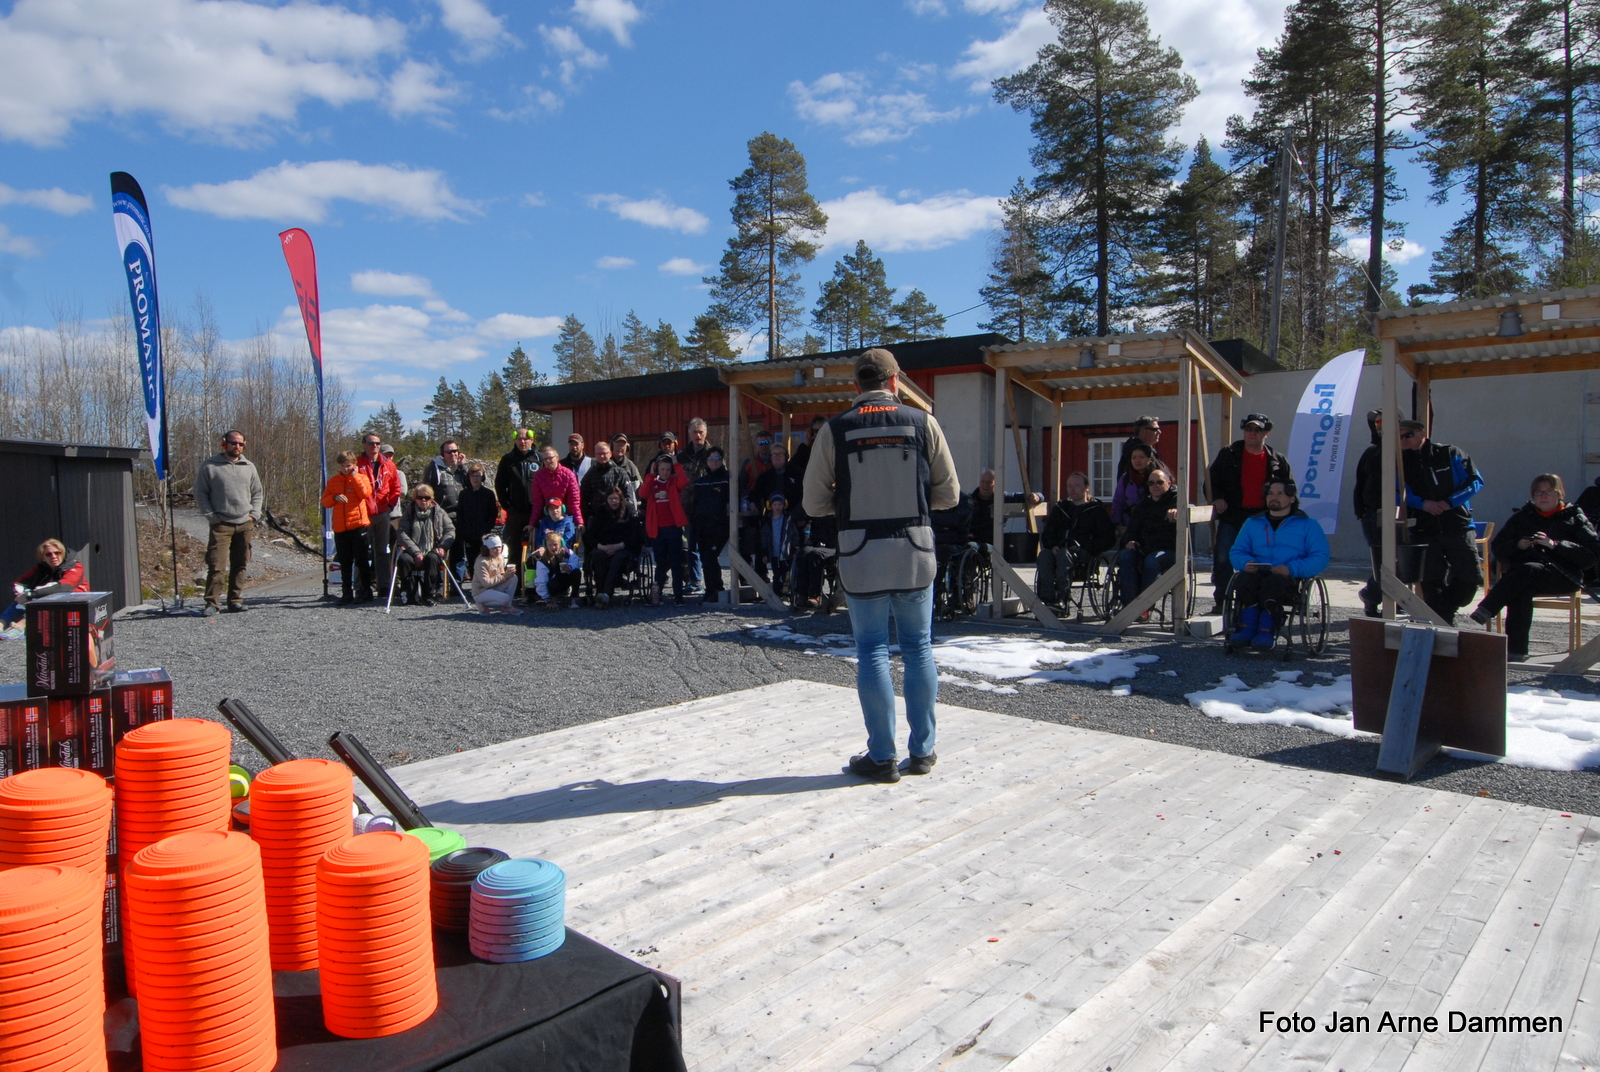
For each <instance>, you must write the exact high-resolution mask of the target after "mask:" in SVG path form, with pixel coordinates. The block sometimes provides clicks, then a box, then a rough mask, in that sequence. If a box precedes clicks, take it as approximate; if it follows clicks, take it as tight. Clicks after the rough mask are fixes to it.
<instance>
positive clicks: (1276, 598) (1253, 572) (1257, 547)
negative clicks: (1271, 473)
mask: <svg viewBox="0 0 1600 1072" xmlns="http://www.w3.org/2000/svg"><path fill="white" fill-rule="evenodd" d="M1264 498H1265V500H1266V506H1267V512H1266V513H1264V514H1257V515H1256V516H1255V517H1252V518H1249V519H1248V520H1246V521H1245V522H1244V524H1242V525H1241V526H1239V535H1238V536H1237V537H1236V538H1235V539H1234V541H1233V547H1232V549H1231V550H1230V551H1229V552H1228V561H1229V563H1230V564H1231V565H1232V566H1233V569H1234V577H1233V581H1232V590H1233V605H1234V607H1235V608H1237V613H1238V623H1237V624H1238V628H1237V629H1236V630H1235V631H1234V633H1233V635H1232V636H1231V637H1229V638H1228V639H1229V640H1230V641H1231V642H1232V643H1234V644H1249V645H1251V646H1252V647H1257V648H1270V647H1272V642H1273V637H1274V635H1275V634H1274V630H1275V629H1276V628H1278V627H1279V626H1281V625H1283V624H1284V620H1285V618H1286V617H1287V613H1286V611H1285V608H1290V609H1292V608H1293V607H1294V606H1295V604H1296V603H1298V602H1299V599H1300V582H1301V581H1304V580H1307V579H1309V578H1312V577H1315V576H1317V575H1318V574H1319V573H1321V572H1322V571H1323V570H1325V569H1327V568H1328V558H1329V554H1330V552H1329V549H1328V538H1327V537H1326V536H1324V535H1323V534H1322V526H1321V525H1319V524H1318V523H1317V522H1315V521H1313V520H1311V519H1310V518H1309V517H1307V516H1306V515H1305V514H1304V513H1303V512H1301V510H1300V495H1299V489H1297V488H1296V487H1295V484H1294V481H1292V480H1269V481H1267V486H1266V492H1265V495H1264Z"/></svg>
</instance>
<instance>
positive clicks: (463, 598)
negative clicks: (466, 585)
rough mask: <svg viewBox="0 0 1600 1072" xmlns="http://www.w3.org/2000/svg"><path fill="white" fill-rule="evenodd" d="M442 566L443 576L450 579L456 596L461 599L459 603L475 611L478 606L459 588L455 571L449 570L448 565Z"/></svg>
mask: <svg viewBox="0 0 1600 1072" xmlns="http://www.w3.org/2000/svg"><path fill="white" fill-rule="evenodd" d="M442 565H443V566H444V575H445V576H446V577H448V578H450V583H451V584H453V585H455V588H456V595H458V596H460V597H461V602H462V603H464V604H466V605H467V606H469V607H471V608H473V609H474V610H476V609H477V607H478V605H477V604H476V603H474V602H473V601H472V600H471V598H469V597H468V595H467V593H466V590H465V589H463V588H462V587H461V582H460V581H458V580H456V571H455V570H453V569H451V568H450V563H448V562H445V563H442Z"/></svg>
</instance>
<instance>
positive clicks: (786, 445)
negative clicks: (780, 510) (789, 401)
mask: <svg viewBox="0 0 1600 1072" xmlns="http://www.w3.org/2000/svg"><path fill="white" fill-rule="evenodd" d="M790 419H791V415H790V414H789V412H788V411H787V410H786V411H784V414H783V453H784V454H785V455H786V456H788V457H791V458H792V457H794V444H793V443H790V442H789V422H790ZM790 505H791V506H792V505H793V504H792V503H791V504H790Z"/></svg>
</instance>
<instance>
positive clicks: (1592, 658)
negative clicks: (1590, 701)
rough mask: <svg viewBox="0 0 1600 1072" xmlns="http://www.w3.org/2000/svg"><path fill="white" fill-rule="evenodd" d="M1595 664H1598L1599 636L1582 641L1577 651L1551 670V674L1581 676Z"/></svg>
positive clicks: (1599, 656)
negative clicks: (1581, 645)
mask: <svg viewBox="0 0 1600 1072" xmlns="http://www.w3.org/2000/svg"><path fill="white" fill-rule="evenodd" d="M1595 663H1600V636H1596V637H1594V638H1592V639H1590V640H1586V641H1584V644H1583V647H1581V648H1579V649H1577V650H1576V651H1574V652H1572V653H1571V654H1570V655H1568V656H1567V657H1566V658H1565V659H1562V660H1561V661H1560V662H1559V663H1556V665H1555V666H1554V667H1552V668H1551V670H1550V672H1551V673H1552V674H1582V673H1584V672H1585V671H1587V670H1588V669H1589V668H1590V667H1592V666H1593V665H1594V664H1595Z"/></svg>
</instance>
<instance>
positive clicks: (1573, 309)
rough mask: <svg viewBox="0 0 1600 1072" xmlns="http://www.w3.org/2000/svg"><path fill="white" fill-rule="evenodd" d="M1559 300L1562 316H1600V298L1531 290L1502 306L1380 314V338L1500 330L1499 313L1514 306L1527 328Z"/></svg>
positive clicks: (1587, 317) (1572, 317)
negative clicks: (1562, 295)
mask: <svg viewBox="0 0 1600 1072" xmlns="http://www.w3.org/2000/svg"><path fill="white" fill-rule="evenodd" d="M1558 302H1559V304H1560V306H1561V319H1563V320H1592V319H1594V318H1596V317H1600V298H1564V299H1557V298H1556V297H1555V296H1554V295H1551V296H1549V297H1548V298H1546V297H1545V296H1543V295H1539V294H1529V295H1525V296H1524V297H1523V299H1522V300H1521V301H1520V302H1516V303H1511V302H1508V303H1507V304H1505V305H1503V306H1501V305H1496V306H1490V307H1489V308H1487V309H1453V310H1451V311H1449V312H1437V313H1430V312H1427V311H1426V307H1423V308H1422V309H1419V310H1417V311H1416V312H1413V313H1410V314H1408V315H1405V316H1389V317H1385V316H1380V317H1379V318H1378V332H1377V334H1378V338H1379V339H1380V340H1385V339H1395V340H1399V339H1404V338H1406V337H1407V336H1411V335H1434V334H1438V333H1440V332H1457V333H1460V334H1463V335H1487V334H1489V333H1491V332H1494V331H1498V330H1499V328H1500V314H1501V313H1503V312H1505V311H1506V310H1507V309H1513V308H1514V309H1517V310H1519V311H1520V312H1521V313H1522V320H1523V326H1524V330H1526V328H1527V325H1529V324H1536V323H1539V321H1540V319H1541V318H1542V315H1543V309H1542V307H1543V306H1545V305H1554V304H1557V303H1558Z"/></svg>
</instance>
